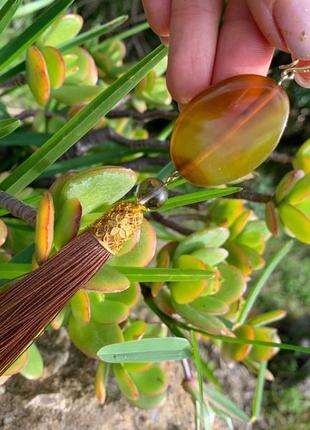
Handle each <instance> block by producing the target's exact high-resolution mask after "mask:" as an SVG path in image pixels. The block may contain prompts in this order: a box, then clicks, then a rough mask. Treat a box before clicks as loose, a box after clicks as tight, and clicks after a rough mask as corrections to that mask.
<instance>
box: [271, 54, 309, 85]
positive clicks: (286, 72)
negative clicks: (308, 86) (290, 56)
mask: <svg viewBox="0 0 310 430" xmlns="http://www.w3.org/2000/svg"><path fill="white" fill-rule="evenodd" d="M299 61H300V60H294V61H292V62H291V63H290V64H284V65H283V66H279V69H280V70H281V78H280V80H279V82H278V84H279V85H282V84H283V82H284V81H286V80H292V79H294V78H295V75H296V73H310V64H308V65H305V66H298V64H299Z"/></svg>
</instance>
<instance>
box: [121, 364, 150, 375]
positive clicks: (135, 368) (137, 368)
mask: <svg viewBox="0 0 310 430" xmlns="http://www.w3.org/2000/svg"><path fill="white" fill-rule="evenodd" d="M150 367H152V363H124V368H125V369H126V370H127V372H129V373H130V374H131V373H133V372H145V371H146V370H147V369H149V368H150Z"/></svg>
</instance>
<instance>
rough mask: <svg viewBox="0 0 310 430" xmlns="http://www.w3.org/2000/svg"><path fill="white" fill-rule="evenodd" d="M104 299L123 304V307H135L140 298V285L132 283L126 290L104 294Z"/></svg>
mask: <svg viewBox="0 0 310 430" xmlns="http://www.w3.org/2000/svg"><path fill="white" fill-rule="evenodd" d="M126 279H127V278H126ZM105 297H106V299H107V300H113V301H117V302H120V303H124V305H127V306H130V307H132V306H135V305H136V304H137V303H138V301H139V299H140V297H141V290H140V285H139V284H138V283H137V282H132V283H131V284H130V286H129V288H127V289H126V290H124V291H121V292H119V293H118V292H115V293H110V294H106V295H105Z"/></svg>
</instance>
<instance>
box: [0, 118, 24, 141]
mask: <svg viewBox="0 0 310 430" xmlns="http://www.w3.org/2000/svg"><path fill="white" fill-rule="evenodd" d="M20 125H21V121H19V120H18V119H14V118H8V119H2V120H0V139H1V138H2V137H4V136H7V135H8V134H10V133H13V131H14V130H16V129H17V128H18V127H20Z"/></svg>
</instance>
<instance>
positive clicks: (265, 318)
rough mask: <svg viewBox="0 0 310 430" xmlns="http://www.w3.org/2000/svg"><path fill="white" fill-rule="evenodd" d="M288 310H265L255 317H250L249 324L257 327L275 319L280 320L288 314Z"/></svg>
mask: <svg viewBox="0 0 310 430" xmlns="http://www.w3.org/2000/svg"><path fill="white" fill-rule="evenodd" d="M286 314H287V312H286V311H283V310H280V309H279V310H275V311H269V312H265V313H263V314H260V315H256V316H255V317H253V318H251V319H249V320H248V321H247V324H250V325H253V326H255V327H260V326H264V325H267V324H271V323H273V322H275V321H279V320H281V319H282V318H284V317H285V316H286Z"/></svg>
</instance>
